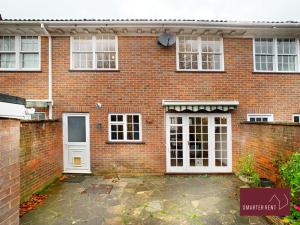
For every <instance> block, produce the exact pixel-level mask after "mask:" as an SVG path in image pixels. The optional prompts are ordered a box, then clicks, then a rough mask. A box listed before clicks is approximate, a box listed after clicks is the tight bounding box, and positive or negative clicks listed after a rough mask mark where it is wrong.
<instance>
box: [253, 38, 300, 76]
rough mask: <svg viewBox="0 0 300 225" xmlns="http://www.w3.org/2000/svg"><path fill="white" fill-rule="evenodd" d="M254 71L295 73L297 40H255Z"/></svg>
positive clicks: (296, 67)
mask: <svg viewBox="0 0 300 225" xmlns="http://www.w3.org/2000/svg"><path fill="white" fill-rule="evenodd" d="M254 61H255V63H254V69H255V71H262V72H263V71H265V72H297V71H298V40H296V39H295V38H255V39H254Z"/></svg>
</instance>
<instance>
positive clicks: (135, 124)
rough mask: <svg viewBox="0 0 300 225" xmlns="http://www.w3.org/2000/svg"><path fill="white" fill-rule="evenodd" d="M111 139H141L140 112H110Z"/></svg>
mask: <svg viewBox="0 0 300 225" xmlns="http://www.w3.org/2000/svg"><path fill="white" fill-rule="evenodd" d="M109 129H110V130H109V140H110V141H128V142H134V141H141V140H142V137H141V116H140V114H110V115H109Z"/></svg>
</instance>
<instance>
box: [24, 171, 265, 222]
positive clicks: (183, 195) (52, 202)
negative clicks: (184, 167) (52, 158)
mask: <svg viewBox="0 0 300 225" xmlns="http://www.w3.org/2000/svg"><path fill="white" fill-rule="evenodd" d="M101 185H102V186H103V185H112V186H113V188H112V190H111V192H110V193H109V194H105V193H103V192H101V191H99V192H98V191H93V192H89V191H86V190H88V189H89V188H91V187H95V186H96V187H102V186H101ZM241 186H243V183H241V182H240V181H239V180H238V179H237V178H236V177H235V176H233V175H232V176H231V175H226V176H200V175H193V176H141V177H120V179H114V178H110V179H104V177H101V176H86V177H85V179H84V180H83V181H81V182H80V183H70V182H60V181H58V182H56V183H55V184H53V185H51V186H50V187H49V189H48V190H46V192H45V194H47V196H48V198H47V199H46V200H45V202H44V204H43V205H41V206H39V207H38V208H36V209H34V210H32V211H30V212H29V213H27V214H25V215H24V216H22V217H21V220H20V224H21V225H44V224H47V225H68V224H70V225H73V224H76V225H119V224H124V225H127V224H143V225H144V224H145V225H146V224H149V225H151V224H153V225H157V224H158V225H159V224H162V225H164V224H171V225H177V224H178V225H184V224H187V225H190V224H197V225H198V224H199V225H202V224H203V225H204V224H208V225H218V224H220V225H237V224H241V225H250V224H253V225H267V224H269V223H268V222H267V221H266V220H265V219H264V218H263V217H241V216H240V215H239V200H238V198H239V188H240V187H241Z"/></svg>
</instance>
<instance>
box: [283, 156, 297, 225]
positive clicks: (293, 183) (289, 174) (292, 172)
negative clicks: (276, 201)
mask: <svg viewBox="0 0 300 225" xmlns="http://www.w3.org/2000/svg"><path fill="white" fill-rule="evenodd" d="M279 173H280V175H281V178H282V180H283V182H284V184H285V185H286V186H288V187H290V189H291V200H292V202H291V215H289V216H287V217H286V218H285V219H286V220H287V221H288V222H289V223H290V224H300V212H299V207H300V153H295V154H293V155H292V156H291V157H290V159H289V160H288V161H287V162H285V163H283V164H281V165H279Z"/></svg>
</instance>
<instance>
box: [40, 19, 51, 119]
mask: <svg viewBox="0 0 300 225" xmlns="http://www.w3.org/2000/svg"><path fill="white" fill-rule="evenodd" d="M41 28H42V30H43V31H44V33H45V35H46V36H47V37H48V101H49V102H50V104H49V119H50V120H52V119H53V97H52V37H51V35H50V33H49V32H48V30H47V29H46V27H45V25H44V23H41Z"/></svg>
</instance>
